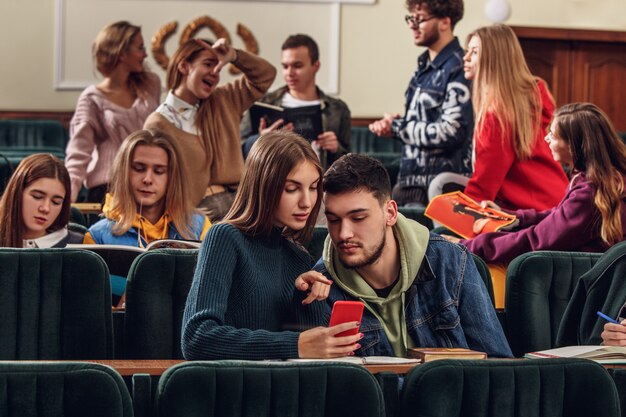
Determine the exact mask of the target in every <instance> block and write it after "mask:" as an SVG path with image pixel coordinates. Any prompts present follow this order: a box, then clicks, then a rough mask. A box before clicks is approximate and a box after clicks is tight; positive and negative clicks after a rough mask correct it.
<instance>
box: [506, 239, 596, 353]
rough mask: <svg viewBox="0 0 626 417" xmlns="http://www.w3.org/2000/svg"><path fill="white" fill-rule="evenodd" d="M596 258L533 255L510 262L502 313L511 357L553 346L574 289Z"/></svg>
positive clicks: (573, 254) (574, 254)
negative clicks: (511, 352)
mask: <svg viewBox="0 0 626 417" xmlns="http://www.w3.org/2000/svg"><path fill="white" fill-rule="evenodd" d="M599 258H600V254H598V253H583V252H558V251H537V252H530V253H525V254H523V255H520V256H518V257H517V258H515V259H513V261H511V263H510V264H509V267H508V269H507V273H506V292H505V309H504V311H505V315H506V329H507V339H508V340H509V345H510V346H511V350H512V351H513V354H514V355H515V356H522V355H524V353H527V352H534V351H537V350H545V349H551V348H553V347H554V346H555V341H556V335H557V330H558V328H559V324H560V322H561V318H562V317H563V313H564V311H565V308H566V307H567V304H568V303H569V300H570V298H571V296H572V292H573V291H574V287H575V286H576V284H577V282H578V280H579V278H580V277H581V276H582V275H583V274H584V273H585V272H587V271H589V270H590V269H591V267H592V266H593V265H594V264H595V263H596V262H597V261H598V259H599Z"/></svg>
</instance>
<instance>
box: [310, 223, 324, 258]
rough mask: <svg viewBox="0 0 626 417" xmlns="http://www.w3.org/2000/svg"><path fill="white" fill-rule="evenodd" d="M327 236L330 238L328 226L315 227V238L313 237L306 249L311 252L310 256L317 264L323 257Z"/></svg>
mask: <svg viewBox="0 0 626 417" xmlns="http://www.w3.org/2000/svg"><path fill="white" fill-rule="evenodd" d="M326 236H328V228H327V227H326V226H315V227H314V228H313V236H312V237H311V241H310V242H309V243H308V245H307V246H306V249H307V250H308V251H309V254H310V255H311V256H312V257H313V259H314V260H315V262H317V260H318V259H319V258H321V256H322V252H323V251H324V241H326Z"/></svg>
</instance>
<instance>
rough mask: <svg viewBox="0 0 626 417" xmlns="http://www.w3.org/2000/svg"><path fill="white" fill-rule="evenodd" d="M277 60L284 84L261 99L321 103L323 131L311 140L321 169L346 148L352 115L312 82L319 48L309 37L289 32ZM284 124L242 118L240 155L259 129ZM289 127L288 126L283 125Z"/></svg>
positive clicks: (287, 104) (285, 103) (275, 102)
mask: <svg viewBox="0 0 626 417" xmlns="http://www.w3.org/2000/svg"><path fill="white" fill-rule="evenodd" d="M281 49H282V52H281V64H282V66H283V80H284V81H285V84H286V85H284V86H282V87H280V88H278V89H277V90H274V91H272V92H270V93H268V94H266V95H265V96H264V97H263V98H262V99H261V100H259V101H261V102H263V103H267V104H272V105H275V106H281V107H300V106H304V105H313V104H320V105H321V106H322V127H323V129H324V132H323V133H322V134H321V135H319V137H318V138H317V140H315V141H314V142H313V148H314V149H315V151H316V152H317V154H318V156H319V158H320V162H321V163H322V166H323V168H324V169H326V168H328V167H329V166H330V165H331V164H332V163H333V162H335V160H337V159H338V158H339V157H340V156H341V155H345V154H346V153H347V152H349V151H350V139H351V136H352V131H351V130H350V128H351V123H352V118H351V115H350V109H349V108H348V106H347V105H346V103H344V102H343V101H341V100H340V99H338V98H334V97H331V96H328V95H326V94H325V93H324V92H323V91H322V89H320V88H319V87H318V86H317V84H316V82H315V79H316V75H317V72H318V71H319V68H320V60H319V49H318V46H317V43H316V42H315V40H314V39H313V38H311V37H310V36H308V35H304V34H296V35H291V36H289V37H288V38H287V39H286V40H285V42H283V45H282V48H281ZM281 127H284V126H282V123H279V122H276V123H274V125H272V126H250V118H249V117H248V116H247V115H245V116H244V117H243V119H242V124H241V134H242V137H244V139H245V140H246V141H245V143H244V145H243V153H244V157H246V156H247V155H248V152H249V151H250V148H252V144H254V142H255V141H256V139H257V138H258V137H259V135H258V133H257V132H259V131H261V130H265V129H267V130H274V129H278V128H281ZM287 128H289V126H287Z"/></svg>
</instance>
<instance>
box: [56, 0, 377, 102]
mask: <svg viewBox="0 0 626 417" xmlns="http://www.w3.org/2000/svg"><path fill="white" fill-rule="evenodd" d="M345 1H347V2H361V0H345ZM373 1H374V0H363V2H366V3H371V2H373ZM56 11H57V13H56V22H55V25H56V27H55V30H56V39H55V75H54V76H55V80H54V86H55V89H57V90H82V89H84V88H85V87H86V86H88V85H90V84H93V83H97V82H98V81H99V80H100V79H101V76H100V74H99V73H98V72H97V71H96V69H95V66H94V64H93V61H92V57H91V45H92V43H93V40H94V39H95V37H96V35H97V33H98V32H99V31H100V29H101V28H102V27H104V26H105V25H107V24H109V23H112V22H115V21H118V20H128V21H130V22H131V23H132V24H135V25H139V26H141V28H142V35H143V38H144V43H145V45H146V50H147V53H148V58H146V63H147V65H148V67H149V68H150V70H152V71H154V72H155V73H157V74H158V75H159V76H160V78H161V80H162V82H163V83H164V80H165V71H164V70H163V69H162V68H161V67H160V66H159V65H158V64H157V62H156V61H155V60H154V58H153V56H152V52H151V48H152V42H151V39H152V37H153V36H154V35H155V34H156V33H157V32H158V31H159V29H160V28H162V27H163V26H164V25H166V24H167V23H169V22H172V21H176V22H178V28H177V30H176V32H175V33H174V34H173V35H172V36H171V37H170V38H169V39H168V41H167V43H166V44H165V52H166V54H167V55H168V56H171V55H172V54H173V53H174V51H175V50H176V48H177V47H178V42H179V39H180V35H181V33H182V32H183V30H184V28H185V26H186V25H187V24H188V23H189V22H191V21H193V20H194V19H196V18H199V17H201V16H210V17H211V18H213V19H216V20H218V21H219V22H220V23H221V24H222V25H223V26H224V27H225V28H226V30H227V31H228V32H229V33H230V36H231V41H232V44H233V46H234V47H236V48H240V49H245V48H244V43H243V40H242V39H240V38H239V37H238V35H237V33H236V28H237V24H238V23H241V24H243V25H245V26H247V27H248V28H249V29H250V30H251V31H252V33H253V35H254V37H255V38H256V40H257V42H258V45H259V55H260V56H262V57H263V58H265V59H267V60H268V61H270V62H271V63H272V64H273V65H274V66H275V67H276V68H278V69H280V67H281V65H280V46H281V45H282V43H283V41H284V40H285V39H286V38H287V36H289V35H292V34H295V33H305V34H308V35H310V36H311V37H313V38H314V39H315V40H316V42H317V44H318V46H319V49H320V62H321V64H322V65H321V67H320V71H319V72H318V74H317V84H318V85H319V86H320V88H322V90H324V91H325V92H327V93H329V94H334V93H337V91H338V79H339V54H340V51H339V48H340V20H341V15H340V13H341V5H340V4H339V3H330V2H329V1H326V0H317V1H315V0H306V1H305V0H283V1H275V2H266V1H261V0H245V1H244V0H241V1H239V0H237V1H232V0H231V1H212V0H211V1H208V0H204V1H199V0H56ZM196 36H200V37H206V38H209V39H215V38H216V37H215V35H214V34H213V33H212V32H211V31H210V30H209V29H207V28H203V29H202V30H201V31H200V32H198V33H197V34H196ZM234 77H237V76H232V75H231V74H229V73H228V71H226V70H222V73H221V78H222V80H223V82H228V81H229V80H231V79H233V78H234ZM283 84H284V83H283V80H282V77H281V74H280V71H279V73H278V75H277V77H276V81H275V82H274V85H273V86H272V89H274V88H277V87H278V86H280V85H283Z"/></svg>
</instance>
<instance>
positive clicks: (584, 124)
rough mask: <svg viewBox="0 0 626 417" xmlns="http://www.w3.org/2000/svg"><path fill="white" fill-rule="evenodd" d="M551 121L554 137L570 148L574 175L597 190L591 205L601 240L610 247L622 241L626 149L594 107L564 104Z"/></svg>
mask: <svg viewBox="0 0 626 417" xmlns="http://www.w3.org/2000/svg"><path fill="white" fill-rule="evenodd" d="M554 120H555V130H556V131H555V132H553V134H554V135H556V136H557V137H559V138H561V139H563V141H565V142H566V143H567V144H568V145H569V147H570V151H571V153H572V164H573V167H572V168H573V170H574V172H584V173H585V176H586V178H587V180H588V181H590V182H591V183H592V184H593V186H594V188H595V190H596V193H595V196H594V201H593V202H594V205H595V206H596V208H597V209H598V211H599V212H600V215H601V219H602V224H601V226H600V237H601V238H602V240H603V241H604V243H606V244H607V245H608V246H612V245H614V244H615V243H617V242H620V241H621V240H622V238H623V232H622V220H621V203H622V200H623V199H624V182H623V179H622V176H623V175H624V174H626V145H624V143H623V142H622V140H621V139H620V137H619V136H618V135H617V133H616V131H615V129H614V128H613V126H612V124H611V122H610V121H609V119H608V117H607V116H606V114H604V112H603V111H602V110H600V109H599V108H598V107H597V106H596V105H595V104H591V103H573V104H567V105H565V106H563V107H561V108H559V109H558V110H557V111H556V113H555V116H554Z"/></svg>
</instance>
